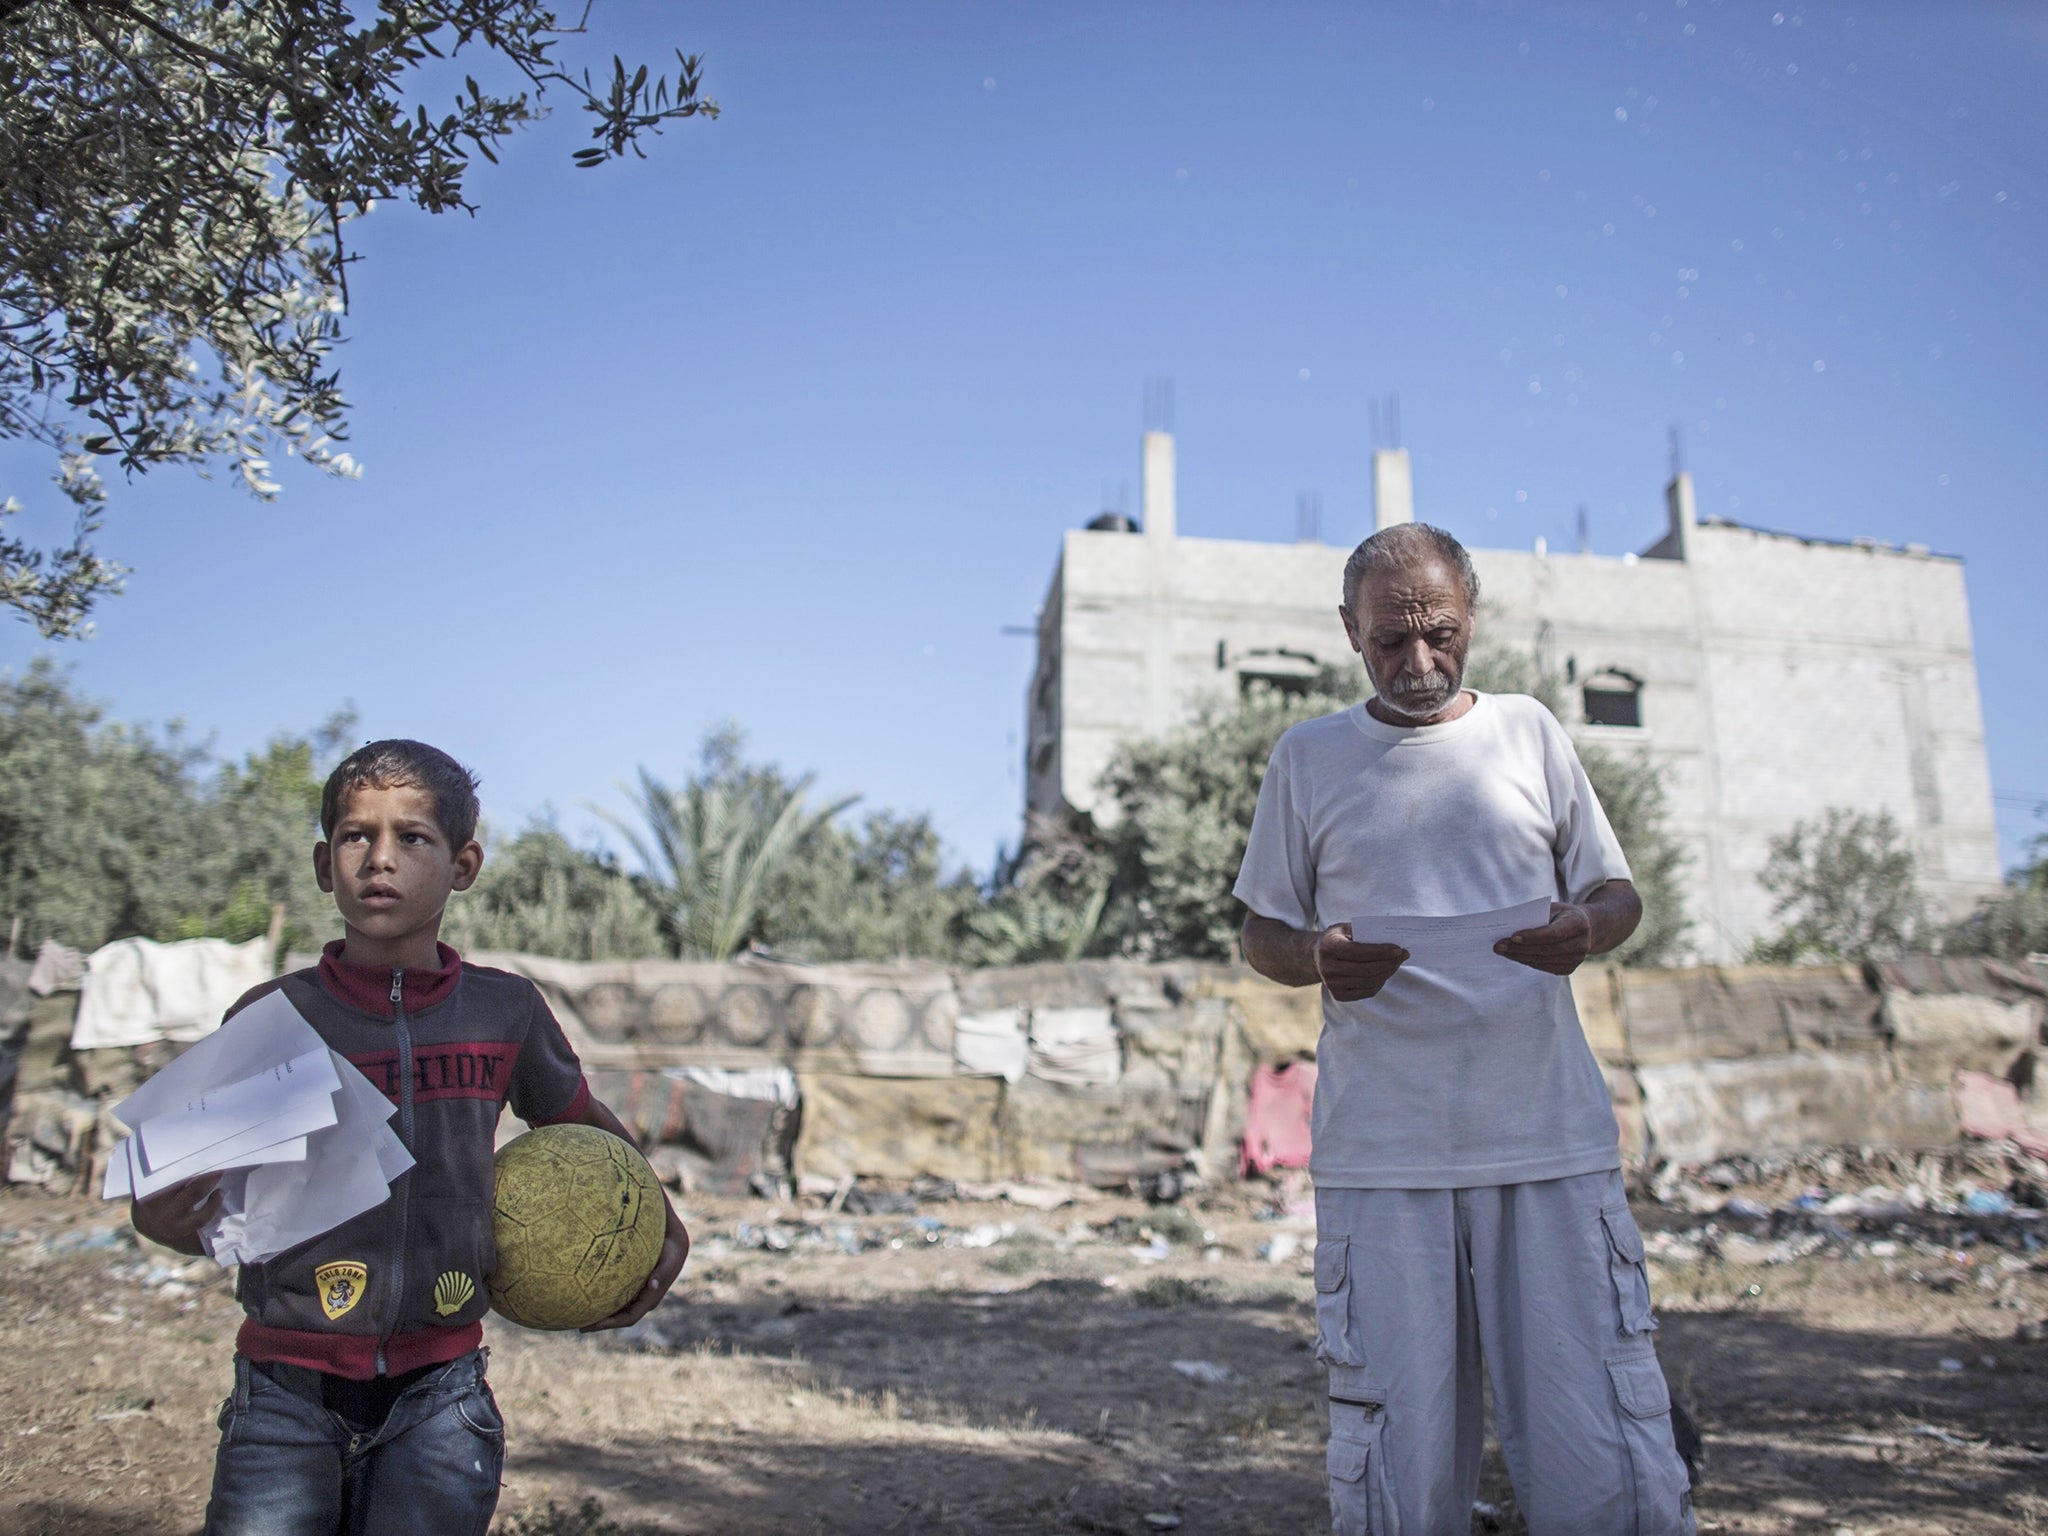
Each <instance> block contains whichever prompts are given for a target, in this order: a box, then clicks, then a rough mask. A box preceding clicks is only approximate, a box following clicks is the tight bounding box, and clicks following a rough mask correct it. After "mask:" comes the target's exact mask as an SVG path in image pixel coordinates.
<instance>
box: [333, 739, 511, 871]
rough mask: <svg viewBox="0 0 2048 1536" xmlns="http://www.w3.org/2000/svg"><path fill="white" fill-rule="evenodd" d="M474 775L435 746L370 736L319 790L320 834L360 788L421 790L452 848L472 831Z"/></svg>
mask: <svg viewBox="0 0 2048 1536" xmlns="http://www.w3.org/2000/svg"><path fill="white" fill-rule="evenodd" d="M476 786H477V777H476V775H475V774H473V773H471V772H470V771H469V770H468V769H467V768H465V767H463V766H462V764H460V763H458V762H457V761H455V759H454V758H452V757H450V756H449V755H448V754H447V753H446V752H443V751H442V750H441V749H440V748H439V747H430V746H428V745H427V744H426V743H425V742H424V741H407V740H405V739H403V738H400V737H394V738H392V739H391V740H388V741H373V742H370V743H369V744H368V745H366V746H361V747H358V748H356V750H355V751H353V752H351V753H349V755H348V756H347V757H345V758H343V759H342V760H341V762H340V763H339V764H338V765H337V766H336V768H335V770H334V772H332V773H330V774H329V775H327V785H326V787H325V788H324V789H322V790H321V791H320V835H321V836H322V837H332V836H334V826H335V823H336V822H338V821H340V820H341V813H342V806H343V804H344V803H345V802H346V801H347V799H348V797H349V796H350V795H351V794H353V793H354V792H355V791H356V790H359V789H397V788H401V787H404V788H411V789H423V790H425V791H426V792H427V793H428V794H429V795H431V796H433V798H434V821H435V823H436V824H437V825H438V826H439V827H440V828H441V832H442V835H443V836H445V837H446V838H447V839H448V846H449V847H450V848H460V847H462V846H463V845H464V844H465V843H467V842H469V841H470V839H472V838H473V837H475V836H476V823H477V817H478V816H479V814H481V812H480V808H479V807H478V805H477V799H476Z"/></svg>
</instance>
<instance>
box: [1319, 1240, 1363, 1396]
mask: <svg viewBox="0 0 2048 1536" xmlns="http://www.w3.org/2000/svg"><path fill="white" fill-rule="evenodd" d="M1316 1358H1317V1359H1318V1360H1320V1361H1322V1362H1323V1364H1325V1365H1350V1366H1358V1365H1363V1364H1365V1354H1364V1351H1363V1350H1362V1349H1361V1348H1360V1347H1359V1343H1358V1324H1357V1322H1356V1320H1355V1319H1354V1318H1353V1317H1352V1315H1351V1239H1350V1238H1348V1237H1327V1238H1324V1239H1323V1240H1322V1241H1321V1242H1319V1243H1317V1244H1316Z"/></svg>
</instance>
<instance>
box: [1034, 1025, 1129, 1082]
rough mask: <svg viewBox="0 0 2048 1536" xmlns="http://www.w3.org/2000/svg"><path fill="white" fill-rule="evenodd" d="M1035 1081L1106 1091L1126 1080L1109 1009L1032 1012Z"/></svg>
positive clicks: (1114, 1026)
mask: <svg viewBox="0 0 2048 1536" xmlns="http://www.w3.org/2000/svg"><path fill="white" fill-rule="evenodd" d="M1030 1070H1031V1075H1032V1076H1033V1077H1042V1078H1044V1079H1046V1080H1047V1081H1048V1082H1054V1083H1068V1084H1072V1085H1074V1086H1076V1087H1092V1088H1106V1087H1109V1086H1111V1085H1113V1084H1115V1083H1117V1082H1119V1081H1121V1080H1122V1078H1123V1073H1124V1061H1123V1051H1122V1048H1121V1047H1120V1045H1119V1044H1118V1041H1117V1034H1116V1021H1115V1018H1114V1017H1113V1016H1112V1014H1111V1012H1110V1010H1109V1009H1107V1008H1034V1009H1032V1010H1031V1056H1030Z"/></svg>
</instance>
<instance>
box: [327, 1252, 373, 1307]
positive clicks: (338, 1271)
mask: <svg viewBox="0 0 2048 1536" xmlns="http://www.w3.org/2000/svg"><path fill="white" fill-rule="evenodd" d="M313 1283H314V1284H315V1285H317V1286H319V1287H320V1310H321V1311H322V1312H325V1313H326V1314H327V1317H328V1321H330V1322H332V1321H333V1320H334V1319H335V1318H337V1317H340V1316H341V1315H342V1314H343V1313H344V1312H347V1311H348V1310H349V1309H350V1308H352V1307H354V1306H355V1304H356V1303H357V1302H359V1301H361V1300H362V1299H363V1292H364V1291H366V1290H368V1289H369V1288H370V1272H369V1270H367V1269H365V1268H364V1267H363V1266H362V1265H360V1264H358V1263H355V1262H354V1261H353V1260H350V1259H344V1260H342V1261H341V1262H339V1263H336V1264H322V1265H321V1266H320V1267H319V1268H318V1269H316V1270H314V1271H313Z"/></svg>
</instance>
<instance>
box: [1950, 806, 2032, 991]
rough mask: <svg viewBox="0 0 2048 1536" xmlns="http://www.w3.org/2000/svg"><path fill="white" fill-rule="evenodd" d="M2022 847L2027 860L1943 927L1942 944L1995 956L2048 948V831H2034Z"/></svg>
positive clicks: (2016, 957) (2024, 954)
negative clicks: (1971, 908)
mask: <svg viewBox="0 0 2048 1536" xmlns="http://www.w3.org/2000/svg"><path fill="white" fill-rule="evenodd" d="M2027 852H2028V854H2029V857H2028V860H2027V862H2026V863H2025V864H2022V865H2021V866H2020V867H2019V868H2018V869H2015V870H2013V871H2012V872H2011V873H2010V874H2008V875H2007V876H2006V877H2005V890H2004V891H2003V893H2001V894H2000V895H1998V896H1994V897H1993V898H1992V899H1991V900H1989V901H1987V902H1985V903H1983V904H1982V905H1981V906H1979V907H1978V908H1977V910H1976V911H1975V912H1973V913H1971V914H1970V915H1969V916H1968V917H1966V918H1964V919H1963V920H1962V921H1961V922H1959V923H1956V924H1953V925H1952V926H1951V927H1950V928H1949V929H1948V931H1947V932H1946V933H1945V934H1944V935H1943V939H1942V948H1943V949H1945V950H1946V951H1948V952H1949V953H1951V954H1960V955H1990V956H1992V957H1993V958H1994V959H2000V960H2024V959H2025V958H2026V957H2027V956H2028V955H2033V954H2039V953H2041V952H2042V951H2043V950H2048V834H2043V835H2041V836H2038V837H2036V838H2035V839H2034V840H2033V842H2031V843H2030V844H2029V845H2028V848H2027Z"/></svg>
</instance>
